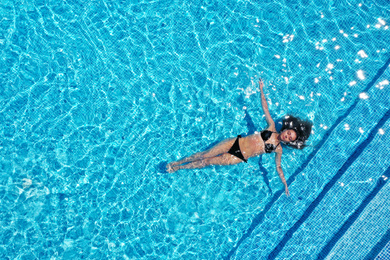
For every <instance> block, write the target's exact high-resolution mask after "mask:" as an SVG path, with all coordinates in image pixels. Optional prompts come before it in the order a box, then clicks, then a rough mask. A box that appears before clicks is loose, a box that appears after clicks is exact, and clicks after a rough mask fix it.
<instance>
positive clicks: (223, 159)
mask: <svg viewBox="0 0 390 260" xmlns="http://www.w3.org/2000/svg"><path fill="white" fill-rule="evenodd" d="M241 162H243V160H241V159H240V158H238V157H236V156H234V155H231V154H229V153H224V154H222V155H220V156H216V157H209V158H204V159H201V160H197V161H194V162H190V163H188V164H185V165H179V166H172V167H171V168H170V169H169V172H171V173H172V172H175V171H177V170H182V169H200V168H204V167H206V166H209V165H232V164H237V163H241Z"/></svg>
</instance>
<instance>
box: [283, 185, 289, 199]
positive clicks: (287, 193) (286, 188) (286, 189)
mask: <svg viewBox="0 0 390 260" xmlns="http://www.w3.org/2000/svg"><path fill="white" fill-rule="evenodd" d="M284 189H285V191H286V195H287V197H288V196H290V192H289V191H288V187H287V184H285V185H284Z"/></svg>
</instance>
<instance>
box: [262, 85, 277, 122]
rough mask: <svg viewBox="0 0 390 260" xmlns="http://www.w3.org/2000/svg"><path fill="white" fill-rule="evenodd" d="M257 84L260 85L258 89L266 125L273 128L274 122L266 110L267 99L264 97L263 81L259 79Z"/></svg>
mask: <svg viewBox="0 0 390 260" xmlns="http://www.w3.org/2000/svg"><path fill="white" fill-rule="evenodd" d="M259 85H260V91H261V106H262V107H263V111H264V114H265V119H266V120H267V123H268V127H270V128H275V122H274V120H272V117H271V115H270V113H269V110H268V104H267V100H266V99H265V96H264V92H263V87H264V84H263V81H262V80H261V79H260V80H259Z"/></svg>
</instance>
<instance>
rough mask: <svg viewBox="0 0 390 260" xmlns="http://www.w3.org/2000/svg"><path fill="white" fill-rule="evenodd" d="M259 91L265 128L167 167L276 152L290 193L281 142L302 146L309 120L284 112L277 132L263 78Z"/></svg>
mask: <svg viewBox="0 0 390 260" xmlns="http://www.w3.org/2000/svg"><path fill="white" fill-rule="evenodd" d="M259 85H260V91H261V105H262V107H263V110H264V114H265V119H266V120H267V123H268V128H267V129H266V130H264V131H262V132H260V133H255V134H252V135H249V136H246V137H241V136H240V135H239V136H237V138H231V139H227V140H225V141H222V142H220V143H219V144H217V145H216V146H214V147H213V148H211V149H209V150H207V151H204V152H200V153H196V154H194V155H191V156H189V157H187V158H184V159H182V160H179V161H176V162H172V163H170V164H168V165H167V171H168V172H170V173H172V172H175V171H177V170H181V169H194V168H203V167H206V166H209V165H231V164H237V163H241V162H247V160H248V159H249V158H250V157H254V156H258V155H260V154H264V153H273V152H274V153H276V156H275V162H276V170H277V172H278V174H279V177H280V179H281V181H282V182H283V184H284V187H285V191H286V194H287V196H289V195H290V193H289V191H288V186H287V182H286V179H285V178H284V174H283V170H282V167H281V158H282V153H283V148H282V146H281V145H280V143H283V144H285V145H288V146H290V147H293V148H297V149H302V148H303V147H305V141H306V140H307V139H308V138H309V136H310V132H311V128H312V124H311V123H310V122H307V121H302V120H300V119H299V118H296V117H293V116H286V117H285V118H284V120H283V126H282V129H281V131H280V133H278V132H276V128H275V122H274V121H273V120H272V118H271V115H270V113H269V111H268V105H267V101H266V100H265V96H264V92H263V86H264V84H263V82H262V80H260V81H259Z"/></svg>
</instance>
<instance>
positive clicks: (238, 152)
mask: <svg viewBox="0 0 390 260" xmlns="http://www.w3.org/2000/svg"><path fill="white" fill-rule="evenodd" d="M240 138H241V135H238V136H237V139H236V141H235V142H234V144H233V146H232V148H230V150H229V152H228V153H230V154H232V155H234V156H236V157H238V158H240V159H241V160H243V161H244V162H246V163H247V162H248V161H247V159H245V158H244V156H243V155H242V153H241V149H240V144H239V143H238V140H239V139H240Z"/></svg>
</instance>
